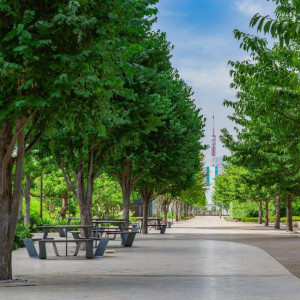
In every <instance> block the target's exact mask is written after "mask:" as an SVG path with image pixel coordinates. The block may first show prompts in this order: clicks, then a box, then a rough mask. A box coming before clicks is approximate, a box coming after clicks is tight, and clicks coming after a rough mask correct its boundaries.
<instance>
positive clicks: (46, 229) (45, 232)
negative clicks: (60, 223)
mask: <svg viewBox="0 0 300 300" xmlns="http://www.w3.org/2000/svg"><path fill="white" fill-rule="evenodd" d="M48 233H49V228H45V231H44V234H43V240H45V239H46V238H47V236H48Z"/></svg>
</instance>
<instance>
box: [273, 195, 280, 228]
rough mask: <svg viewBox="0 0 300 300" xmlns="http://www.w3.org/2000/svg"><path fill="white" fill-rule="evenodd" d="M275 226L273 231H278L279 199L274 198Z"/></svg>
mask: <svg viewBox="0 0 300 300" xmlns="http://www.w3.org/2000/svg"><path fill="white" fill-rule="evenodd" d="M275 210H276V213H275V224H274V229H280V197H279V196H277V197H276V198H275Z"/></svg>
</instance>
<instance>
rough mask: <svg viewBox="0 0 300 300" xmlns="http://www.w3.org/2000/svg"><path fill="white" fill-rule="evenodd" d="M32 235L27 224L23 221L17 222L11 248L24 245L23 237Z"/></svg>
mask: <svg viewBox="0 0 300 300" xmlns="http://www.w3.org/2000/svg"><path fill="white" fill-rule="evenodd" d="M32 236H33V234H32V233H31V231H30V227H29V226H25V225H24V224H23V223H18V224H17V229H16V233H15V238H14V243H13V249H18V248H21V247H24V246H25V245H24V242H23V239H28V238H31V237H32Z"/></svg>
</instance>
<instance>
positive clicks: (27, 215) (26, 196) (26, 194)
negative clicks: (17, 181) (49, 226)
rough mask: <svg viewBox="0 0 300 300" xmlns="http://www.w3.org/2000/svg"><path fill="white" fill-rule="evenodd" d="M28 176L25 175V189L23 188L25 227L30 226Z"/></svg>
mask: <svg viewBox="0 0 300 300" xmlns="http://www.w3.org/2000/svg"><path fill="white" fill-rule="evenodd" d="M30 185H31V183H30V176H29V175H26V187H25V218H24V223H25V225H30Z"/></svg>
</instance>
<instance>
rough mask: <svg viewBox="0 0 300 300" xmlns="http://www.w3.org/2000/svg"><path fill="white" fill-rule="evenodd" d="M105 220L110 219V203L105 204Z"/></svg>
mask: <svg viewBox="0 0 300 300" xmlns="http://www.w3.org/2000/svg"><path fill="white" fill-rule="evenodd" d="M105 219H109V203H106V204H105Z"/></svg>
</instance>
